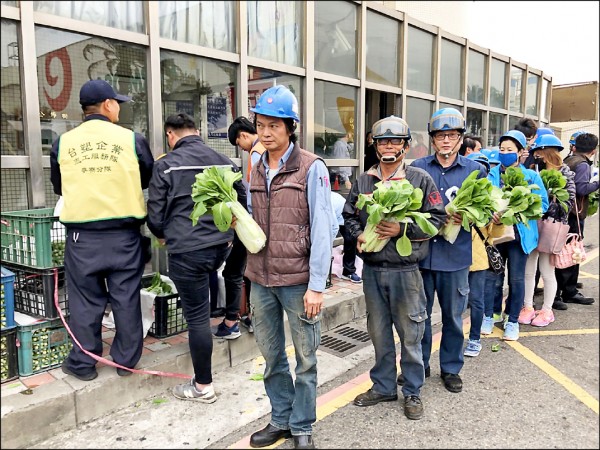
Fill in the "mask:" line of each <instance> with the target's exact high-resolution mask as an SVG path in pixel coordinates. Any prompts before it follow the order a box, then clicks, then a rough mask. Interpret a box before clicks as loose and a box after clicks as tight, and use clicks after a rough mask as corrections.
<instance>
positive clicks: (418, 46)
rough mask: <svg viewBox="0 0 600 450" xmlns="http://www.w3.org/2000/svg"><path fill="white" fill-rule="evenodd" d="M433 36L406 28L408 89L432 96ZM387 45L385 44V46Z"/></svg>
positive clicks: (416, 29) (415, 29) (412, 28)
mask: <svg viewBox="0 0 600 450" xmlns="http://www.w3.org/2000/svg"><path fill="white" fill-rule="evenodd" d="M434 42H435V36H434V35H433V34H430V33H427V32H426V31H423V30H419V29H418V28H414V27H408V48H407V51H408V63H407V69H406V70H407V72H408V75H407V77H408V78H407V80H406V81H407V85H406V87H407V88H408V89H411V90H414V91H420V92H425V93H427V94H433V45H434ZM386 45H387V44H386Z"/></svg>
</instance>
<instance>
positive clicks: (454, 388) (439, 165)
mask: <svg viewBox="0 0 600 450" xmlns="http://www.w3.org/2000/svg"><path fill="white" fill-rule="evenodd" d="M465 128H466V126H465V118H464V117H463V115H462V114H461V113H460V112H459V111H458V110H456V109H454V108H442V109H440V110H438V111H436V112H434V113H433V115H432V116H431V120H430V121H429V124H428V131H429V136H430V139H431V144H432V147H433V149H434V151H435V154H434V155H430V156H426V157H424V158H420V159H417V160H415V161H413V163H412V164H411V165H412V166H413V167H417V168H419V169H423V170H425V171H426V172H427V173H428V174H429V175H431V177H432V178H433V181H434V182H435V184H436V186H437V188H438V189H439V191H440V194H441V196H442V200H443V202H444V205H447V204H448V203H449V202H450V201H451V200H452V199H453V198H454V196H455V195H456V191H457V190H458V189H459V188H460V186H461V185H462V183H463V181H464V180H465V179H466V178H467V177H468V176H469V175H470V174H471V172H473V171H474V170H476V171H478V172H479V174H478V178H484V177H485V170H484V168H483V167H482V166H481V164H479V163H478V162H475V161H471V160H470V159H467V158H465V157H464V156H460V155H459V154H458V150H459V148H460V146H461V142H462V137H463V134H464V132H465ZM446 221H447V222H448V221H454V222H455V223H462V216H461V215H460V214H457V215H454V216H449V217H447V219H446ZM471 243H472V240H471V233H470V232H468V231H465V230H464V229H462V228H461V230H460V232H459V234H458V237H457V238H456V240H455V241H454V243H450V242H448V241H446V240H445V239H444V238H442V237H440V236H436V237H434V238H433V239H431V242H430V245H429V253H428V255H427V256H426V257H425V258H423V259H422V260H421V261H420V263H419V266H420V268H421V274H422V276H423V285H424V287H425V295H426V297H427V320H426V321H425V333H424V335H423V339H422V340H421V343H422V348H423V362H424V365H425V371H426V372H425V373H426V375H428V374H429V372H430V366H429V359H430V357H431V346H432V331H431V312H432V310H433V302H434V298H435V294H436V293H437V297H438V301H439V304H440V307H441V310H442V342H441V347H440V369H441V377H442V379H443V380H444V386H445V387H446V389H447V390H448V391H450V392H460V391H462V385H463V383H462V380H461V378H460V375H459V373H460V371H461V369H462V367H463V364H464V355H463V344H464V335H463V328H462V313H463V312H464V311H465V309H466V307H467V301H468V295H469V281H468V278H469V267H470V266H471V263H472V247H471ZM403 381H404V380H403V379H401V378H400V377H399V378H398V382H399V383H400V382H403Z"/></svg>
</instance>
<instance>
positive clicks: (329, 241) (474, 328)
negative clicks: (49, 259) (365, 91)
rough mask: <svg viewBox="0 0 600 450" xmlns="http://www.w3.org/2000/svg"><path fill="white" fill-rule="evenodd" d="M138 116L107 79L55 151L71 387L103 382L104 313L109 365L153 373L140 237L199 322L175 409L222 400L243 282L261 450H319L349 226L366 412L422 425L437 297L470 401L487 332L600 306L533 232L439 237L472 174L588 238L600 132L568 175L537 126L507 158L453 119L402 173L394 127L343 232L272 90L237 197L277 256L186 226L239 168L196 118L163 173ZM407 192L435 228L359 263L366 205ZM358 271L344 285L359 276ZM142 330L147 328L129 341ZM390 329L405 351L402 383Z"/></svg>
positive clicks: (453, 378) (346, 209) (395, 239)
mask: <svg viewBox="0 0 600 450" xmlns="http://www.w3.org/2000/svg"><path fill="white" fill-rule="evenodd" d="M129 100H130V98H128V97H125V96H123V95H120V94H118V93H116V92H115V91H114V90H113V88H112V87H111V86H110V85H109V84H108V83H106V82H104V81H101V80H93V81H88V82H87V83H85V84H84V86H83V87H82V88H81V91H80V103H81V105H82V108H83V111H84V114H85V119H84V122H83V123H82V124H81V125H80V126H79V127H77V128H75V129H73V130H71V131H69V132H67V133H64V134H63V135H62V136H61V137H60V138H59V139H58V140H57V141H56V142H55V143H54V145H53V148H52V152H51V172H52V177H51V179H52V183H53V186H54V190H55V192H56V193H57V194H59V195H62V196H63V199H64V207H63V210H62V212H61V214H60V220H61V222H62V223H63V224H65V225H66V228H67V245H66V252H65V269H66V274H67V280H68V283H69V301H70V310H71V318H70V324H71V329H72V330H73V332H74V335H75V337H76V338H77V340H78V341H79V344H80V345H74V346H73V350H72V351H71V353H70V354H69V356H68V358H67V359H66V360H65V362H64V363H63V366H62V369H63V371H64V372H65V373H67V374H69V375H72V376H74V377H77V378H79V379H82V380H92V379H94V378H95V377H96V376H97V372H96V367H95V364H96V361H97V358H98V357H99V356H101V354H102V343H101V323H102V317H103V313H104V310H105V308H106V305H107V302H110V303H111V305H112V310H113V312H114V317H115V321H116V335H115V339H114V342H113V344H112V346H111V352H110V354H111V356H112V358H113V361H114V362H115V363H116V364H117V372H118V373H119V375H121V376H126V375H129V374H131V369H133V368H134V367H135V365H136V364H137V363H138V361H139V359H140V356H141V352H142V346H143V338H142V327H141V311H140V294H139V291H140V287H141V286H140V283H141V277H142V273H143V267H144V264H145V262H146V261H147V253H148V249H147V248H146V247H147V244H146V243H145V240H144V239H143V236H142V234H141V232H140V227H141V226H142V225H143V224H144V223H147V225H148V228H149V230H150V231H151V232H152V234H153V235H154V236H155V237H156V238H157V239H158V240H159V241H160V242H161V243H162V244H164V245H166V249H167V252H168V257H169V276H170V278H171V279H172V281H173V282H174V284H175V286H176V288H177V291H178V293H179V296H180V298H181V302H182V307H183V312H184V316H185V318H186V321H187V324H188V330H189V347H190V354H191V359H192V364H193V370H194V374H193V376H192V377H191V379H190V381H189V382H187V383H184V384H181V385H178V386H175V388H174V389H173V395H174V396H175V397H177V398H180V399H183V400H192V401H197V402H201V403H213V402H215V401H216V400H217V396H216V394H215V390H214V388H213V383H212V382H213V378H212V367H211V354H212V348H213V336H216V337H221V338H226V339H234V338H236V337H238V336H239V328H238V321H239V317H238V315H239V310H240V301H241V286H242V283H243V281H242V280H243V279H244V278H245V279H246V281H247V283H246V284H247V290H248V291H249V292H250V294H249V313H248V317H246V318H245V319H246V320H248V321H249V323H248V324H247V325H250V324H251V327H252V329H253V331H254V337H255V339H256V342H257V344H258V347H259V349H260V351H261V353H262V355H263V357H264V358H265V361H266V366H265V372H264V386H265V390H266V393H267V395H268V397H269V400H270V404H271V418H270V421H269V423H268V424H267V425H266V426H265V428H263V429H261V430H260V431H257V432H255V433H253V434H252V436H251V438H250V445H251V446H252V447H255V448H259V447H266V446H269V445H272V444H274V443H275V442H276V441H277V440H279V439H281V438H286V439H287V438H293V442H294V447H295V448H314V447H315V443H314V440H313V437H312V431H313V428H312V427H313V424H314V423H315V421H316V418H317V417H316V398H317V354H316V351H317V348H318V347H319V343H320V339H321V311H322V308H323V303H324V299H323V292H324V290H325V286H326V280H327V277H328V274H329V270H330V261H331V255H332V246H333V239H334V237H335V235H336V232H337V228H338V227H339V226H342V227H343V230H344V237H345V238H347V239H345V241H346V240H347V241H348V242H350V241H352V242H355V247H356V251H357V252H358V255H359V256H360V257H361V258H362V260H363V263H364V264H363V271H362V280H360V279H359V280H357V281H362V282H363V290H364V294H365V301H366V309H367V325H368V332H369V336H370V338H371V341H372V342H373V346H374V348H375V363H374V365H373V368H372V369H371V371H370V377H371V381H372V382H373V386H372V387H371V389H369V390H368V391H367V392H365V393H362V394H360V395H358V396H357V397H356V398H355V399H354V404H355V405H357V406H360V407H367V406H372V405H375V404H377V403H379V402H386V401H395V400H397V399H398V389H399V388H398V386H399V385H400V386H401V394H402V396H403V405H404V414H405V415H406V417H407V418H409V419H412V420H418V419H420V418H421V417H422V416H423V412H424V407H423V402H422V399H421V389H422V387H423V384H424V382H425V378H426V377H429V376H430V375H431V353H432V326H431V313H432V309H433V305H434V299H435V297H436V296H437V299H438V302H439V305H440V307H441V314H442V336H441V346H440V351H439V364H440V369H441V377H442V379H443V383H444V386H445V387H446V389H447V390H448V391H450V392H454V393H458V392H461V390H462V387H463V381H462V379H461V377H460V372H461V369H462V367H463V364H464V357H465V356H469V357H475V356H477V355H479V353H480V351H481V342H480V337H481V335H482V334H484V335H485V334H490V333H492V331H493V328H494V325H495V324H496V323H501V324H502V325H501V327H502V329H503V339H505V340H512V341H514V340H517V339H518V338H519V325H520V324H531V325H534V326H540V327H543V326H547V325H548V324H550V323H552V322H553V321H554V320H555V316H554V313H553V309H566V307H567V306H566V304H567V303H579V304H584V305H585V304H591V303H593V301H594V299H591V298H588V297H585V296H584V295H583V294H582V293H581V292H580V291H579V290H578V285H577V276H578V266H577V265H575V266H572V267H569V268H566V269H560V270H559V269H556V270H554V267H553V266H552V262H551V258H550V255H549V254H547V253H543V252H540V251H538V249H537V246H538V245H537V244H538V225H537V221H536V220H529V222H528V223H517V224H516V225H514V226H513V225H510V226H509V225H503V224H502V214H501V212H499V211H496V212H494V213H493V214H491V215H490V217H489V218H488V219H487V223H486V225H485V226H479V227H471V229H470V230H469V231H467V230H466V229H465V228H463V227H461V229H460V231H459V233H458V235H457V237H456V239H455V240H453V242H450V241H449V240H447V239H445V238H444V237H443V236H442V235H440V234H438V231H439V230H440V229H442V227H444V226H447V225H449V224H462V223H463V217H462V216H461V215H460V214H456V213H455V214H448V213H447V212H446V205H448V203H449V202H451V201H452V199H453V198H454V196H455V195H456V192H457V190H458V189H459V188H460V187H461V185H462V184H463V182H464V181H465V180H466V179H467V177H469V176H470V175H471V174H472V173H473V172H475V173H476V179H482V178H487V179H488V180H489V181H490V182H491V183H492V184H493V185H494V186H497V187H500V188H501V187H502V186H503V183H504V177H503V175H504V173H505V172H506V170H507V169H508V168H511V167H513V168H515V169H516V170H517V171H519V172H521V173H522V175H523V177H524V180H525V182H526V183H527V184H528V185H531V186H532V188H533V189H532V191H531V192H532V195H539V196H540V199H541V205H542V213H543V218H544V219H548V218H551V219H553V220H555V221H558V222H561V223H567V224H568V225H569V227H570V230H571V231H573V232H578V233H582V232H583V228H584V219H585V213H586V206H587V202H588V196H589V195H590V194H591V193H592V192H594V191H597V190H598V176H597V175H596V176H592V173H591V163H592V157H593V155H594V154H595V152H596V148H597V145H598V138H597V137H596V136H595V135H593V134H590V133H583V132H581V133H578V134H577V135H574V136H573V139H572V141H571V144H572V145H571V148H570V156H569V157H568V158H566V159H565V161H564V162H563V160H562V158H561V155H560V152H561V150H563V146H562V144H561V142H560V140H559V139H558V138H557V137H556V136H554V135H553V134H552V133H551V130H550V133H548V132H547V130H548V129H543V128H540V129H537V127H536V126H535V124H534V123H533V122H532V121H531V120H529V119H523V120H522V121H520V122H519V124H518V125H517V127H516V128H515V129H513V130H508V131H507V132H506V133H505V134H503V135H502V137H501V138H500V139H499V142H498V146H499V148H498V150H486V149H482V148H481V142H480V140H477V138H476V137H469V138H468V139H465V132H466V123H465V119H464V117H463V116H462V114H461V113H460V112H459V111H458V110H456V109H453V108H443V109H440V110H438V111H436V112H435V113H434V114H433V115H432V116H431V119H430V121H429V123H428V133H429V139H430V145H431V147H432V149H433V153H432V154H431V155H428V156H422V157H419V158H418V159H415V160H414V161H413V162H412V163H411V164H407V162H406V161H405V157H406V155H407V153H408V152H409V151H410V150H411V142H412V139H413V136H412V135H411V131H410V128H409V125H408V123H407V122H406V121H405V120H404V119H402V118H400V117H395V116H389V117H385V118H382V119H381V120H378V121H377V122H376V123H375V124H373V126H372V129H371V131H370V132H369V135H368V136H369V142H368V146H369V148H370V154H369V156H370V157H371V158H374V159H371V162H372V164H370V165H369V166H368V167H367V166H366V167H365V172H364V173H362V174H360V175H359V176H358V177H357V179H356V180H350V178H349V177H347V178H344V179H343V182H344V183H347V187H348V188H349V193H348V194H347V196H346V198H345V203H344V206H343V211H342V214H341V217H342V219H340V218H339V217H338V218H337V219H336V217H335V216H334V214H333V213H332V211H333V208H332V196H331V180H330V175H329V171H328V169H327V167H326V164H325V162H324V160H323V159H322V158H321V157H319V156H318V155H317V154H314V153H310V152H308V151H305V150H304V149H302V148H301V147H300V146H299V145H298V137H297V135H296V127H297V124H298V123H299V122H300V118H299V105H298V101H297V99H296V97H295V96H294V94H293V93H292V92H290V91H289V90H288V89H287V88H285V87H283V86H274V87H272V88H269V89H267V90H266V91H265V92H264V93H263V94H262V95H261V96H260V98H259V99H258V101H257V104H256V106H255V107H253V108H251V111H252V112H253V113H254V121H250V120H248V119H246V118H244V117H240V118H237V119H236V120H235V121H234V123H233V124H232V125H231V127H230V128H229V140H230V142H231V144H232V145H238V146H240V148H242V149H244V150H245V151H247V152H249V157H248V170H247V177H246V179H244V180H241V179H240V180H239V181H236V182H235V183H234V186H233V188H234V190H235V191H236V193H237V196H238V200H239V201H240V202H241V203H242V204H243V205H244V206H245V207H246V208H247V210H248V211H249V212H250V213H251V215H252V217H253V219H254V220H255V221H256V222H257V224H258V225H259V227H260V228H261V229H262V230H263V231H264V233H265V235H266V236H267V240H266V244H265V246H264V248H263V249H262V250H260V251H259V252H257V253H251V252H247V251H246V249H245V248H244V246H243V245H242V244H241V241H239V240H238V239H237V237H236V232H235V227H236V221H235V220H234V221H233V223H232V227H231V228H230V229H229V231H227V232H221V231H219V229H218V228H217V226H216V225H215V222H214V220H213V217H212V216H211V215H210V214H205V215H203V216H201V217H200V218H199V220H198V223H197V224H192V221H191V220H190V216H191V214H192V211H193V208H194V202H193V200H192V195H191V194H192V184H193V183H194V181H195V176H196V174H198V173H199V172H202V171H204V170H205V169H207V168H208V167H213V166H226V167H230V168H231V169H232V170H233V171H234V172H239V170H240V169H239V167H237V166H236V165H235V164H234V163H233V162H232V161H231V160H230V159H229V158H227V157H225V156H223V155H221V154H219V153H218V152H216V151H214V150H213V149H211V148H210V147H208V146H207V145H206V144H205V143H204V142H203V141H202V139H201V138H200V136H199V132H198V129H197V126H196V123H195V121H194V119H193V117H191V116H189V115H187V114H185V113H178V114H174V115H171V116H169V117H168V118H167V119H166V121H165V124H164V132H165V135H166V138H167V142H168V145H169V147H170V151H169V152H167V153H165V154H164V155H162V156H161V157H159V158H158V159H156V160H154V158H153V157H152V155H151V153H150V149H149V146H148V142H147V141H146V139H145V138H144V137H143V136H141V135H139V134H137V133H133V132H131V131H130V130H127V129H125V128H123V127H120V126H119V125H117V124H116V123H117V122H118V118H119V104H120V103H122V102H125V101H129ZM544 130H546V131H544ZM419 145H423V144H422V143H421V142H419ZM420 151H421V150H420ZM543 169H556V170H558V171H560V173H561V174H562V176H564V177H565V179H566V189H567V192H568V199H567V200H566V201H565V202H564V203H565V204H566V207H563V206H562V205H559V204H558V202H557V201H556V199H555V198H553V196H552V193H549V192H548V190H547V189H546V188H545V187H544V183H543V180H542V179H541V178H540V174H539V172H540V171H541V170H543ZM403 180H406V181H407V182H408V183H409V184H410V186H411V190H412V189H414V190H415V191H417V188H418V190H420V194H419V195H418V196H417V198H419V199H420V201H418V202H416V200H415V208H414V213H415V214H421V216H419V217H426V218H427V221H428V222H429V225H428V227H422V222H421V223H419V222H420V221H419V220H414V221H413V220H409V221H406V220H401V221H398V220H386V219H384V220H381V221H380V222H379V223H378V224H377V225H376V226H375V227H374V230H372V232H374V233H375V235H376V239H379V240H384V241H385V242H386V243H385V245H383V246H382V249H381V250H380V251H363V248H365V247H364V245H365V244H366V242H367V240H368V239H369V233H367V232H366V229H367V228H368V218H369V216H368V213H367V211H366V208H362V207H361V208H359V206H358V205H359V204H360V203H361V202H362V200H364V197H365V196H370V195H372V194H373V192H374V191H375V190H376V189H378V187H379V186H383V185H386V186H387V185H389V184H390V182H393V181H403ZM146 188H147V189H148V199H147V202H145V201H144V196H143V189H146ZM421 194H422V195H421ZM419 196H420V197H419ZM494 239H497V240H498V242H499V243H498V244H497V249H498V250H499V253H500V254H501V256H502V258H504V260H505V261H506V272H507V284H508V297H507V298H506V300H505V301H503V287H504V272H502V273H496V272H494V271H493V270H491V268H490V265H489V262H488V257H487V253H486V250H485V247H484V242H486V241H487V242H488V243H489V242H493V241H494ZM407 241H408V247H409V249H408V251H407V249H406V243H407ZM399 248H404V250H402V251H401V250H399ZM345 251H347V249H345ZM353 256H354V255H353ZM223 265H225V269H224V270H223V276H224V278H225V284H226V304H227V306H226V308H225V310H226V315H225V318H224V320H223V323H222V324H220V325H219V327H218V329H217V331H216V332H215V333H214V334H213V333H212V332H211V327H210V300H209V289H210V286H209V285H210V277H211V274H213V273H214V272H215V271H216V270H217V269H219V268H220V267H221V266H223ZM351 271H352V270H349V271H348V273H346V272H345V275H347V276H348V277H349V276H350V275H351V273H350V272H351ZM540 277H541V278H542V280H543V283H544V285H543V288H542V292H543V302H542V304H541V307H540V308H538V309H537V310H536V309H535V308H534V294H535V292H536V289H538V288H537V287H536V284H537V280H538V279H539V278H540ZM349 279H351V278H349ZM351 281H352V279H351ZM468 305H470V308H471V310H470V315H471V329H470V332H469V337H468V340H467V342H466V345H465V339H464V335H463V328H462V324H463V319H462V315H463V313H464V312H465V311H466V308H467V306H468ZM284 313H285V315H287V319H288V324H289V329H290V332H291V338H292V342H293V345H294V349H295V358H296V367H295V376H292V373H291V369H290V366H289V363H288V357H287V354H286V351H285V346H286V340H285V330H284ZM135 323H139V324H140V326H139V327H135V326H132V324H135ZM394 330H395V331H396V333H397V334H398V336H399V338H400V356H401V358H400V369H401V373H400V375H398V371H397V360H398V358H397V357H398V355H397V353H396V345H395V341H394V333H393V331H394Z"/></svg>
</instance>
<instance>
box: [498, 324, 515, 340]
mask: <svg viewBox="0 0 600 450" xmlns="http://www.w3.org/2000/svg"><path fill="white" fill-rule="evenodd" d="M502 339H503V340H505V341H516V340H518V339H519V324H518V323H515V322H506V325H505V326H504V335H503V336H502Z"/></svg>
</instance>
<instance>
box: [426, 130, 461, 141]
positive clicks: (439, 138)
mask: <svg viewBox="0 0 600 450" xmlns="http://www.w3.org/2000/svg"><path fill="white" fill-rule="evenodd" d="M460 136H461V135H460V133H442V132H440V133H435V134H434V135H433V138H434V139H435V140H436V141H443V140H444V139H446V137H448V139H449V140H451V141H458V139H459V138H460Z"/></svg>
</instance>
